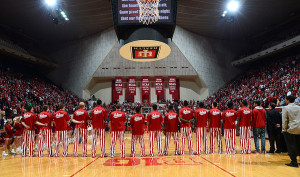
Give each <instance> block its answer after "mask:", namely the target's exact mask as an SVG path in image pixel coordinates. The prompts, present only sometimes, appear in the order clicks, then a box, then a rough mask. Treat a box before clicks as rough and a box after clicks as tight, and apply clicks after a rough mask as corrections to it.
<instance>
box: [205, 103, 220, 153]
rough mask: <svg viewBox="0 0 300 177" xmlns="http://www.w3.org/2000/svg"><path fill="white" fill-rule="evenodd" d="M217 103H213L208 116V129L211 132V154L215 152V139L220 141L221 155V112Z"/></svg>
mask: <svg viewBox="0 0 300 177" xmlns="http://www.w3.org/2000/svg"><path fill="white" fill-rule="evenodd" d="M217 106H218V104H217V102H213V103H212V109H211V110H210V111H209V114H208V127H209V132H210V153H214V152H215V138H217V141H218V150H219V153H220V154H221V153H222V139H221V137H222V136H221V111H220V110H219V109H217Z"/></svg>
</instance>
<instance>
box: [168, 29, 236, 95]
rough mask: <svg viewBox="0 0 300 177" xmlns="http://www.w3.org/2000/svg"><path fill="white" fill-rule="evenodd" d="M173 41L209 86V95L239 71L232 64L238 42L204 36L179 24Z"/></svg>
mask: <svg viewBox="0 0 300 177" xmlns="http://www.w3.org/2000/svg"><path fill="white" fill-rule="evenodd" d="M173 42H174V43H175V44H176V45H177V46H178V47H179V49H180V51H181V52H182V53H183V55H184V56H185V57H186V58H187V60H188V61H189V62H190V63H191V64H192V66H193V67H194V69H195V70H196V71H197V73H198V75H199V77H200V78H201V79H203V81H204V82H205V84H206V85H207V86H208V88H209V95H211V94H213V93H214V92H216V91H217V90H218V89H219V88H221V87H222V86H223V85H225V83H226V82H228V81H229V80H231V79H232V78H234V77H235V76H236V74H237V73H238V72H239V70H237V69H236V68H234V67H233V66H232V65H231V61H232V59H233V58H234V57H235V54H236V52H235V51H236V50H237V46H236V44H232V43H229V42H226V41H220V40H216V39H211V38H207V37H202V36H199V35H196V34H194V33H191V32H189V31H187V30H185V29H183V28H181V27H179V26H177V27H176V29H175V33H174V36H173Z"/></svg>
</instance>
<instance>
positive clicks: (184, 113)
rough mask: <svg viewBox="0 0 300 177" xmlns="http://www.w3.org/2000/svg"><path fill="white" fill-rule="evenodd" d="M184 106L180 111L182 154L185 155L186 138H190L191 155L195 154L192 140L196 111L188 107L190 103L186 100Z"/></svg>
mask: <svg viewBox="0 0 300 177" xmlns="http://www.w3.org/2000/svg"><path fill="white" fill-rule="evenodd" d="M183 105H184V107H183V108H182V109H180V111H179V120H180V134H181V155H184V145H185V139H187V140H188V146H189V152H190V155H193V154H194V150H193V141H192V128H191V126H192V124H191V123H192V122H194V111H193V110H192V109H191V108H189V107H188V105H189V103H188V102H187V101H186V100H185V101H184V102H183Z"/></svg>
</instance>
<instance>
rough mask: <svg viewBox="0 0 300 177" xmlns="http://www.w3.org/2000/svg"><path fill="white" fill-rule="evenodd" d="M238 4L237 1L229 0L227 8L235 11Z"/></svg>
mask: <svg viewBox="0 0 300 177" xmlns="http://www.w3.org/2000/svg"><path fill="white" fill-rule="evenodd" d="M239 6H240V4H239V2H237V1H230V2H229V3H228V5H227V9H228V10H229V11H231V12H235V11H237V10H238V8H239Z"/></svg>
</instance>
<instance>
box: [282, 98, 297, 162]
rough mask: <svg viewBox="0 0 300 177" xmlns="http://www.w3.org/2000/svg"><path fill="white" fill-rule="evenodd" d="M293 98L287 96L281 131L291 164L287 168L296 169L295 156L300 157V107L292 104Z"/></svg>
mask: <svg viewBox="0 0 300 177" xmlns="http://www.w3.org/2000/svg"><path fill="white" fill-rule="evenodd" d="M294 101H295V97H294V96H291V95H290V96H287V97H286V100H285V102H286V104H287V106H284V107H283V108H282V131H283V132H284V138H285V141H286V145H287V148H288V152H289V156H290V158H291V163H287V164H286V165H287V166H291V167H298V166H299V165H298V163H297V156H300V106H297V105H296V104H294Z"/></svg>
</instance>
